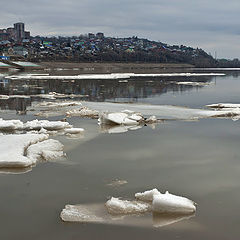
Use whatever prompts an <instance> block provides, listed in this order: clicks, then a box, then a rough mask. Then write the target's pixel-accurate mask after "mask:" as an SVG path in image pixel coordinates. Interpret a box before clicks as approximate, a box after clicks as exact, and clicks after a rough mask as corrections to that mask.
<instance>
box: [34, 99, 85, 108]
mask: <svg viewBox="0 0 240 240" xmlns="http://www.w3.org/2000/svg"><path fill="white" fill-rule="evenodd" d="M37 106H38V107H48V108H64V107H71V106H82V103H81V102H76V101H63V102H41V103H39V104H38V105H37Z"/></svg>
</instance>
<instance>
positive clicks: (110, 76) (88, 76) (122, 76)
mask: <svg viewBox="0 0 240 240" xmlns="http://www.w3.org/2000/svg"><path fill="white" fill-rule="evenodd" d="M224 75H225V74H224V73H150V74H137V73H110V74H81V75H73V76H50V75H32V74H26V75H12V76H7V77H6V78H7V79H12V80H15V79H16V80H18V79H22V80H28V79H46V80H48V79H55V80H56V79H61V80H62V79H82V80H91V79H129V78H133V77H193V76H196V77H197V76H199V77H201V76H224Z"/></svg>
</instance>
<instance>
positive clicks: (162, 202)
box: [152, 192, 196, 213]
mask: <svg viewBox="0 0 240 240" xmlns="http://www.w3.org/2000/svg"><path fill="white" fill-rule="evenodd" d="M152 209H153V212H159V213H162V212H173V213H193V212H195V211H196V206H195V204H194V202H193V201H192V200H190V199H188V198H185V197H180V196H176V195H173V194H170V193H168V192H166V193H165V194H161V193H159V194H154V195H153V202H152Z"/></svg>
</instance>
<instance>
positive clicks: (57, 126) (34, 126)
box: [24, 119, 71, 131]
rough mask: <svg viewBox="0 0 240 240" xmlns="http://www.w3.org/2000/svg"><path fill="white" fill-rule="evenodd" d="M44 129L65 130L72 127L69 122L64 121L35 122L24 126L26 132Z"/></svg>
mask: <svg viewBox="0 0 240 240" xmlns="http://www.w3.org/2000/svg"><path fill="white" fill-rule="evenodd" d="M41 128H44V129H46V130H50V131H53V130H63V129H65V128H71V125H70V124H69V123H68V122H62V121H48V120H37V119H36V120H33V121H28V122H26V123H25V124H24V129H26V130H38V129H39V130H40V129H41Z"/></svg>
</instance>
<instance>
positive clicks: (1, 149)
mask: <svg viewBox="0 0 240 240" xmlns="http://www.w3.org/2000/svg"><path fill="white" fill-rule="evenodd" d="M63 155H64V153H63V145H62V144H61V143H60V142H59V141H57V140H52V139H50V140H48V135H46V134H12V135H2V136H1V137H0V168H25V167H30V166H32V165H35V164H36V162H37V161H38V160H40V159H42V160H47V161H49V160H52V159H56V158H59V157H61V156H63Z"/></svg>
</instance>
